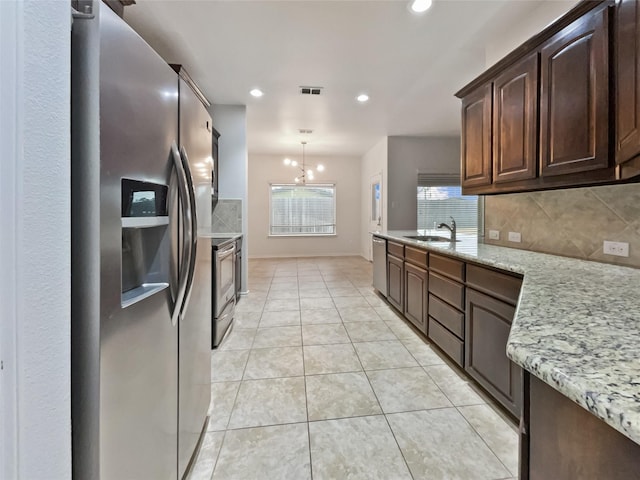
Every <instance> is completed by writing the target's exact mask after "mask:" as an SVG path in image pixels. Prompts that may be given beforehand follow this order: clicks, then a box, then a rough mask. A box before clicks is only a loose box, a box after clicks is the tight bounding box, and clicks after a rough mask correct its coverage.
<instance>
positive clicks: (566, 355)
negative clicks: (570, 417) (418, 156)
mask: <svg viewBox="0 0 640 480" xmlns="http://www.w3.org/2000/svg"><path fill="white" fill-rule="evenodd" d="M372 233H373V235H375V236H378V237H381V238H386V239H387V240H391V241H394V242H401V243H402V244H404V245H410V246H413V247H419V248H421V249H424V250H426V251H429V252H436V253H442V254H446V255H448V256H450V257H454V258H458V259H461V260H464V261H469V262H473V263H475V264H480V265H486V266H488V267H491V268H495V269H499V270H502V271H506V272H512V273H515V274H519V275H522V276H523V283H522V288H521V291H520V297H519V299H518V302H517V307H516V311H515V315H514V317H513V322H512V325H511V330H510V333H509V337H508V341H507V345H506V352H507V356H508V357H509V358H510V359H511V360H512V361H513V362H514V363H516V364H517V365H519V366H520V367H522V368H523V369H524V370H525V371H526V372H527V375H525V384H524V390H525V391H524V408H523V412H522V416H521V440H522V441H523V446H522V450H523V451H522V452H521V453H522V460H523V462H524V463H526V464H527V467H526V468H525V469H524V470H523V471H522V472H521V477H522V478H527V477H528V476H529V473H531V476H530V478H543V477H542V476H536V474H535V469H536V468H537V465H535V464H537V463H538V461H539V460H542V459H539V458H538V456H537V455H538V454H539V452H538V450H537V448H538V447H537V445H538V442H539V440H540V439H538V438H529V433H530V431H529V430H530V429H529V426H530V424H531V425H533V426H536V425H543V424H544V422H542V421H541V422H540V423H538V418H534V416H535V415H538V414H542V415H543V416H546V417H548V418H552V417H553V416H552V415H550V412H549V410H548V409H547V407H548V406H547V405H546V404H545V405H543V406H540V405H537V404H535V402H537V401H538V398H542V397H543V396H544V395H540V396H539V397H536V398H535V399H534V405H532V404H531V403H530V400H531V396H530V390H529V388H530V386H532V388H533V391H535V392H540V391H542V392H543V393H544V389H545V388H548V387H551V388H552V389H553V390H555V391H557V392H559V393H560V394H562V396H563V397H566V398H568V399H570V400H571V401H572V402H575V403H576V404H578V405H580V406H581V407H583V408H584V409H585V410H587V411H589V412H590V413H591V414H593V415H595V417H597V418H598V419H600V420H601V421H602V422H604V424H606V425H608V426H609V427H611V428H612V429H615V430H616V431H617V432H619V433H620V434H621V435H620V440H621V443H623V444H624V443H625V441H627V440H629V441H630V442H629V443H630V444H631V449H632V450H633V449H634V448H637V450H636V452H635V453H636V455H635V458H638V456H639V454H640V446H639V445H638V444H640V359H639V358H640V357H639V355H638V353H639V352H640V302H638V300H637V297H636V294H637V287H638V285H640V270H637V269H632V268H628V267H620V266H614V265H607V264H602V263H596V262H589V261H584V260H577V259H572V258H566V257H559V256H555V255H548V254H542V253H535V252H529V251H524V250H518V249H511V248H505V247H498V246H492V245H484V244H482V243H478V241H477V237H475V236H464V235H460V236H459V237H458V238H459V240H460V241H459V242H456V243H455V244H453V243H449V242H422V241H418V240H413V239H410V238H407V236H416V235H419V234H424V232H416V231H388V232H372ZM430 233H432V232H430ZM438 233H440V232H438ZM529 377H531V382H530V381H529ZM538 380H540V381H541V382H540V383H539V382H538ZM547 386H548V387H547ZM541 389H542V390H541ZM565 400H566V399H565ZM572 406H575V405H572ZM531 407H533V408H531ZM530 415H533V416H530ZM564 417H565V418H567V415H564ZM561 420H562V419H561V418H559V419H556V421H557V422H560V423H558V429H556V430H559V429H562V428H570V426H560V424H561ZM602 422H598V424H601V425H602V426H603V427H604V424H603V423H602ZM580 425H582V424H581V423H578V426H580ZM534 431H536V430H535V428H534ZM553 433H554V434H555V435H557V436H562V432H561V431H555V432H553ZM591 433H592V434H591V435H587V436H586V437H585V438H583V440H584V441H585V442H587V444H586V445H584V446H582V447H581V448H580V451H583V452H586V453H587V454H589V452H590V451H592V450H594V449H595V450H601V446H598V445H592V443H593V442H596V443H597V441H598V438H600V439H602V438H605V436H603V434H602V433H601V432H595V433H594V432H591ZM611 433H613V434H615V433H616V432H611ZM546 434H547V433H545V435H546ZM625 437H626V438H625ZM606 438H607V439H608V440H607V442H608V443H609V444H611V443H612V442H615V440H611V439H609V437H606ZM613 438H614V439H616V438H617V437H615V435H614V437H613ZM544 440H545V441H546V440H549V439H544ZM547 443H549V444H552V445H557V446H558V449H563V451H561V452H558V456H559V457H562V456H563V455H564V456H566V455H571V452H568V451H564V448H565V447H564V446H563V439H562V438H555V439H553V441H549V442H547ZM625 448H627V449H628V448H629V445H626V446H625V447H624V448H622V447H621V448H618V449H617V451H626V450H625ZM530 455H531V458H529V456H530ZM544 455H545V456H546V458H547V462H548V463H549V462H550V463H552V460H551V459H549V455H550V453H549V452H548V451H547V452H545V453H544ZM592 457H594V456H593V455H592ZM595 457H597V456H595ZM596 460H597V458H596ZM601 460H602V459H601ZM558 461H561V459H559V460H558ZM577 461H580V462H583V461H584V459H577ZM634 461H635V464H634V465H632V466H630V467H629V468H636V469H637V468H640V463H639V462H640V461H639V460H634ZM616 462H617V463H619V462H620V459H616ZM529 463H531V468H529V467H528V464H529ZM605 464H606V459H605ZM565 467H566V468H573V467H572V466H571V465H568V466H566V465H565ZM563 468H564V467H563ZM580 468H581V467H580ZM562 471H563V470H558V471H557V472H562ZM567 471H569V470H567ZM575 471H580V472H589V471H590V470H586V471H583V470H575ZM594 471H596V470H594ZM628 471H633V470H627V472H628ZM635 472H636V473H635V477H634V476H631V477H629V476H627V478H636V477H637V476H638V475H640V473H638V472H639V470H635ZM556 474H558V475H561V474H562V473H556ZM614 474H615V472H613V471H611V472H610V475H609V474H608V475H607V476H606V478H616V477H614ZM556 478H561V477H556ZM576 478H577V477H576ZM581 478H587V477H584V476H583V477H581ZM621 478H624V477H621Z"/></svg>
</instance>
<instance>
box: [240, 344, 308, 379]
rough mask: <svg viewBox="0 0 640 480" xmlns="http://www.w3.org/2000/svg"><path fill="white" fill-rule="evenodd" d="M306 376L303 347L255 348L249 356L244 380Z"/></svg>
mask: <svg viewBox="0 0 640 480" xmlns="http://www.w3.org/2000/svg"><path fill="white" fill-rule="evenodd" d="M301 375H304V366H303V361H302V347H276V348H254V349H253V350H251V353H250V354H249V361H248V362H247V367H246V368H245V369H244V377H243V378H244V379H245V380H246V379H259V378H279V377H297V376H301Z"/></svg>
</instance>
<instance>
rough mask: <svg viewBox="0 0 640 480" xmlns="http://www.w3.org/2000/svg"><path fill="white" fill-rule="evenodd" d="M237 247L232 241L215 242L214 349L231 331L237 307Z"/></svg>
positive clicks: (219, 240) (218, 240)
mask: <svg viewBox="0 0 640 480" xmlns="http://www.w3.org/2000/svg"><path fill="white" fill-rule="evenodd" d="M235 253H236V247H235V242H233V241H231V239H217V241H214V242H213V258H214V261H213V279H214V282H213V284H214V286H213V295H212V296H213V323H212V347H217V346H218V345H219V344H220V342H221V341H222V339H223V338H224V336H225V334H226V333H227V331H228V330H229V329H230V327H231V324H232V321H233V315H234V309H235V305H236V294H235V284H236V265H235V262H236V256H235Z"/></svg>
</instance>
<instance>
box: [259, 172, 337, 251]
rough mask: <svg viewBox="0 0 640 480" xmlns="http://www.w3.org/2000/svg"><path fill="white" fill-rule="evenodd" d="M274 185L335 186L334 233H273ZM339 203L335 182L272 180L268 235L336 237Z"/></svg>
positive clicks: (275, 236)
mask: <svg viewBox="0 0 640 480" xmlns="http://www.w3.org/2000/svg"><path fill="white" fill-rule="evenodd" d="M273 187H303V188H306V187H325V188H326V187H330V188H333V221H334V224H333V233H272V225H271V220H272V216H271V213H272V193H273ZM337 204H338V189H337V186H336V184H335V183H307V184H305V185H300V184H298V183H281V182H271V183H269V230H268V232H267V235H268V236H269V237H271V238H284V237H335V236H337V235H338V218H337Z"/></svg>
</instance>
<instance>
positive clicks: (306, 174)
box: [284, 141, 324, 185]
mask: <svg viewBox="0 0 640 480" xmlns="http://www.w3.org/2000/svg"><path fill="white" fill-rule="evenodd" d="M300 143H301V144H302V164H300V163H298V162H297V161H296V160H291V159H289V158H285V159H284V164H285V165H288V166H290V167H294V168H298V169H300V174H299V175H298V176H297V177H296V178H294V179H293V181H294V182H296V183H301V184H303V185H305V184H306V183H307V180H313V179H314V171H313V168H307V166H306V164H305V158H304V147H305V145H306V144H307V142H304V141H302V142H300ZM315 169H316V171H318V172H323V171H324V165H322V164H318V165H316V166H315Z"/></svg>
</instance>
